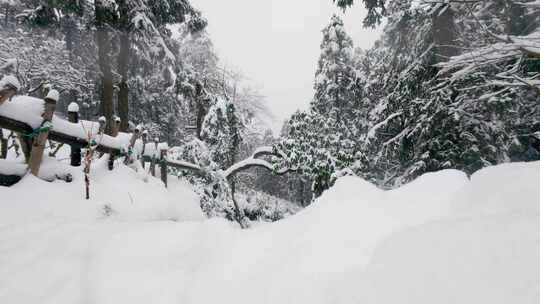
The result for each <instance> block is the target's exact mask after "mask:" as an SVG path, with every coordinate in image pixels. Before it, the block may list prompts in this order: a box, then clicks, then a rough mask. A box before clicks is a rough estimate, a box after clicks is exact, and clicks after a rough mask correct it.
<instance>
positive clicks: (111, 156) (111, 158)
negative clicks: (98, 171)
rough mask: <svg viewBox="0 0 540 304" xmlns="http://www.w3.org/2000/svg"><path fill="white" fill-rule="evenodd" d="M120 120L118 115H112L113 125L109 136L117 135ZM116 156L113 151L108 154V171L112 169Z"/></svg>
mask: <svg viewBox="0 0 540 304" xmlns="http://www.w3.org/2000/svg"><path fill="white" fill-rule="evenodd" d="M121 122H122V120H120V117H118V116H115V117H114V122H113V125H112V130H111V136H112V137H117V136H118V132H119V131H120V123H121ZM115 158H116V155H115V153H114V152H112V151H111V153H110V154H109V163H108V165H109V171H112V170H113V169H114V159H115Z"/></svg>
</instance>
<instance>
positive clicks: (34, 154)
mask: <svg viewBox="0 0 540 304" xmlns="http://www.w3.org/2000/svg"><path fill="white" fill-rule="evenodd" d="M58 97H59V93H58V91H56V90H50V91H49V93H48V94H47V97H45V111H44V112H43V115H42V117H43V122H42V123H41V126H40V127H39V128H38V129H36V130H34V132H33V133H32V136H34V137H35V138H34V142H33V144H32V151H31V152H30V161H29V167H30V172H31V173H32V174H33V175H34V176H38V175H39V169H40V166H41V161H42V160H43V151H44V150H45V143H46V142H47V138H48V136H49V131H50V129H51V128H52V123H51V122H52V118H53V115H54V111H55V109H56V102H57V101H58Z"/></svg>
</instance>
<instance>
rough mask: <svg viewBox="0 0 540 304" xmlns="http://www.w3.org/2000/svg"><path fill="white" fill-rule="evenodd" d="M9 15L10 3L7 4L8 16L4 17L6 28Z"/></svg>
mask: <svg viewBox="0 0 540 304" xmlns="http://www.w3.org/2000/svg"><path fill="white" fill-rule="evenodd" d="M8 17H9V4H6V16H5V17H4V24H5V26H6V28H7V26H8Z"/></svg>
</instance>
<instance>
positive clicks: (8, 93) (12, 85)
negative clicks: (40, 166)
mask: <svg viewBox="0 0 540 304" xmlns="http://www.w3.org/2000/svg"><path fill="white" fill-rule="evenodd" d="M0 84H1V85H0V106H1V105H2V104H3V103H4V102H6V101H8V100H9V99H11V98H12V97H13V96H15V95H16V94H17V91H19V88H20V83H19V81H18V80H17V78H15V77H14V76H4V77H3V78H2V80H0ZM7 151H8V140H7V138H4V134H3V132H2V130H1V129H0V159H6V158H7ZM27 160H28V158H27Z"/></svg>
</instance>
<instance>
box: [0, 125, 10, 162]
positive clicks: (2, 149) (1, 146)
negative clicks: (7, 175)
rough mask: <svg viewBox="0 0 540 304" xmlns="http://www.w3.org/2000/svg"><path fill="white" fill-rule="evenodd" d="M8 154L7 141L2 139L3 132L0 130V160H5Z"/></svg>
mask: <svg viewBox="0 0 540 304" xmlns="http://www.w3.org/2000/svg"><path fill="white" fill-rule="evenodd" d="M7 152H8V139H7V138H5V137H4V132H3V131H2V128H0V159H6V158H7Z"/></svg>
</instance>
